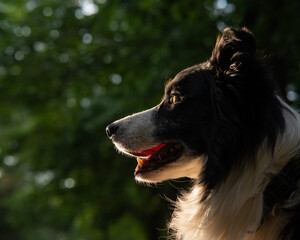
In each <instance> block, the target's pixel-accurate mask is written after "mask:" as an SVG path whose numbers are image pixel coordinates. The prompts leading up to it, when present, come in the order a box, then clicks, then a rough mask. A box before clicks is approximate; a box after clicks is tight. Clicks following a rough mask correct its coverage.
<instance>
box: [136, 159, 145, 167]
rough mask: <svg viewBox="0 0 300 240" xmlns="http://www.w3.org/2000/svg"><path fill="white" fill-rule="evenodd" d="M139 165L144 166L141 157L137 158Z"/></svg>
mask: <svg viewBox="0 0 300 240" xmlns="http://www.w3.org/2000/svg"><path fill="white" fill-rule="evenodd" d="M136 160H137V162H138V165H140V166H143V164H144V161H143V160H142V159H140V158H139V157H137V158H136Z"/></svg>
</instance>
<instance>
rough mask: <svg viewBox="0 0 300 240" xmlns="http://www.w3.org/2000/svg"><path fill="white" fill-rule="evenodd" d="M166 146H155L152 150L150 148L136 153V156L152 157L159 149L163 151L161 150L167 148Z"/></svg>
mask: <svg viewBox="0 0 300 240" xmlns="http://www.w3.org/2000/svg"><path fill="white" fill-rule="evenodd" d="M165 145H166V144H165V143H163V144H160V145H157V146H154V147H152V148H150V149H147V150H143V151H139V152H136V153H134V154H135V155H137V156H140V157H148V156H151V155H153V154H154V153H156V152H157V151H158V150H159V149H161V148H162V147H163V146H165Z"/></svg>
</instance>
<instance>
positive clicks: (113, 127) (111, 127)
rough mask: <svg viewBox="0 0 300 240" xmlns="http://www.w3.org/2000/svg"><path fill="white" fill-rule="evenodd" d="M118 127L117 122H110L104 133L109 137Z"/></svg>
mask: <svg viewBox="0 0 300 240" xmlns="http://www.w3.org/2000/svg"><path fill="white" fill-rule="evenodd" d="M118 128H119V126H118V125H117V124H114V123H112V124H110V125H108V126H107V127H106V134H107V136H108V137H109V138H111V137H112V135H113V134H115V133H116V131H117V129H118Z"/></svg>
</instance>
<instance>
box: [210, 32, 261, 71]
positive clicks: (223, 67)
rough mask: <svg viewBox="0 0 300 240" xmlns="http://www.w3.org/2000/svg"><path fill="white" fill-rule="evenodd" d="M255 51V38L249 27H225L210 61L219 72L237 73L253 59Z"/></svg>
mask: <svg viewBox="0 0 300 240" xmlns="http://www.w3.org/2000/svg"><path fill="white" fill-rule="evenodd" d="M255 51H256V43H255V39H254V36H253V34H252V33H251V32H250V31H249V30H248V29H246V28H243V29H242V30H236V29H233V28H225V29H224V31H223V33H222V35H221V36H219V37H218V39H217V42H216V45H215V47H214V50H213V52H212V56H211V59H210V61H211V63H212V64H213V65H214V66H215V68H216V70H217V73H218V74H224V75H229V76H230V75H235V73H237V72H239V70H240V69H241V67H242V66H243V64H245V63H247V62H248V61H249V60H251V59H253V56H254V54H255Z"/></svg>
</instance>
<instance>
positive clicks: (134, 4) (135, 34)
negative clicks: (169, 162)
mask: <svg viewBox="0 0 300 240" xmlns="http://www.w3.org/2000/svg"><path fill="white" fill-rule="evenodd" d="M299 4H300V3H299V1H294V0H288V1H276V2H274V3H272V4H270V3H267V2H263V1H259V0H255V1H246V0H235V1H233V2H227V1H226V0H217V1H212V0H203V1H190V0H188V1H167V0H166V1H158V0H139V1H131V0H94V1H93V0H81V1H79V0H70V1H67V0H66V1H59V0H44V1H41V0H10V1H1V2H0V91H1V95H0V159H1V164H0V213H1V218H0V233H1V239H22V240H23V239H24V240H26V239H28V240H29V239H30V240H31V239H72V240H73V239H75V240H76V239H78V240H79V239H91V240H93V239H97V240H98V239H100V240H101V239H105V240H107V239H120V240H123V239H124V240H127V239H128V240H129V239H139V240H146V239H157V238H158V236H159V235H166V232H165V231H164V230H160V231H158V230H157V229H165V228H166V225H165V222H166V221H167V219H168V218H169V214H170V213H169V210H168V205H169V203H168V202H167V201H165V200H163V199H162V198H161V197H160V195H163V194H165V193H166V194H167V196H168V197H171V198H174V195H175V193H176V190H175V189H174V188H172V187H171V188H170V186H168V185H167V184H163V185H158V187H157V188H145V187H140V186H138V185H137V184H136V183H135V181H134V179H133V170H134V168H135V165H136V163H135V161H134V160H132V159H127V158H125V157H124V156H120V155H118V154H117V153H116V151H115V150H114V147H113V146H112V144H111V142H110V141H109V140H108V139H107V137H106V135H105V126H106V125H107V124H109V123H110V122H112V121H113V120H116V119H118V118H120V117H122V116H125V115H127V114H129V113H132V112H135V111H140V110H143V109H146V108H148V107H150V106H153V105H155V104H157V103H158V102H159V100H160V98H161V96H162V93H163V85H164V82H165V81H166V80H168V79H169V78H172V77H173V76H174V75H175V74H176V73H177V72H178V71H179V70H181V69H183V68H185V67H188V66H190V65H193V64H196V63H199V62H201V61H204V60H205V59H207V58H208V57H209V56H210V52H211V49H212V47H213V45H214V42H215V39H216V36H217V34H218V29H219V30H221V29H222V28H224V27H225V26H226V25H233V26H243V25H246V26H247V27H249V28H250V29H251V30H252V31H253V32H254V33H255V34H256V36H257V39H258V46H259V48H263V49H264V48H267V49H270V50H271V51H272V52H274V53H275V54H277V55H276V57H275V64H277V65H275V66H276V68H275V69H276V76H279V77H278V79H279V80H280V81H281V82H280V86H281V88H282V90H283V92H284V91H285V90H286V89H287V91H288V98H289V99H290V100H293V104H294V105H295V106H297V103H298V106H299V101H298V102H297V101H295V100H296V97H297V95H296V92H295V91H296V90H297V88H299V52H300V51H299V48H300V46H299V42H300V41H299V40H300V35H299V31H297V30H296V26H298V24H299V17H298V12H297V9H299V7H300V6H299ZM267 9H269V10H267ZM287 26H295V27H294V28H290V27H287ZM277 66H279V67H277ZM178 185H179V186H181V184H178ZM183 185H184V184H183Z"/></svg>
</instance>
